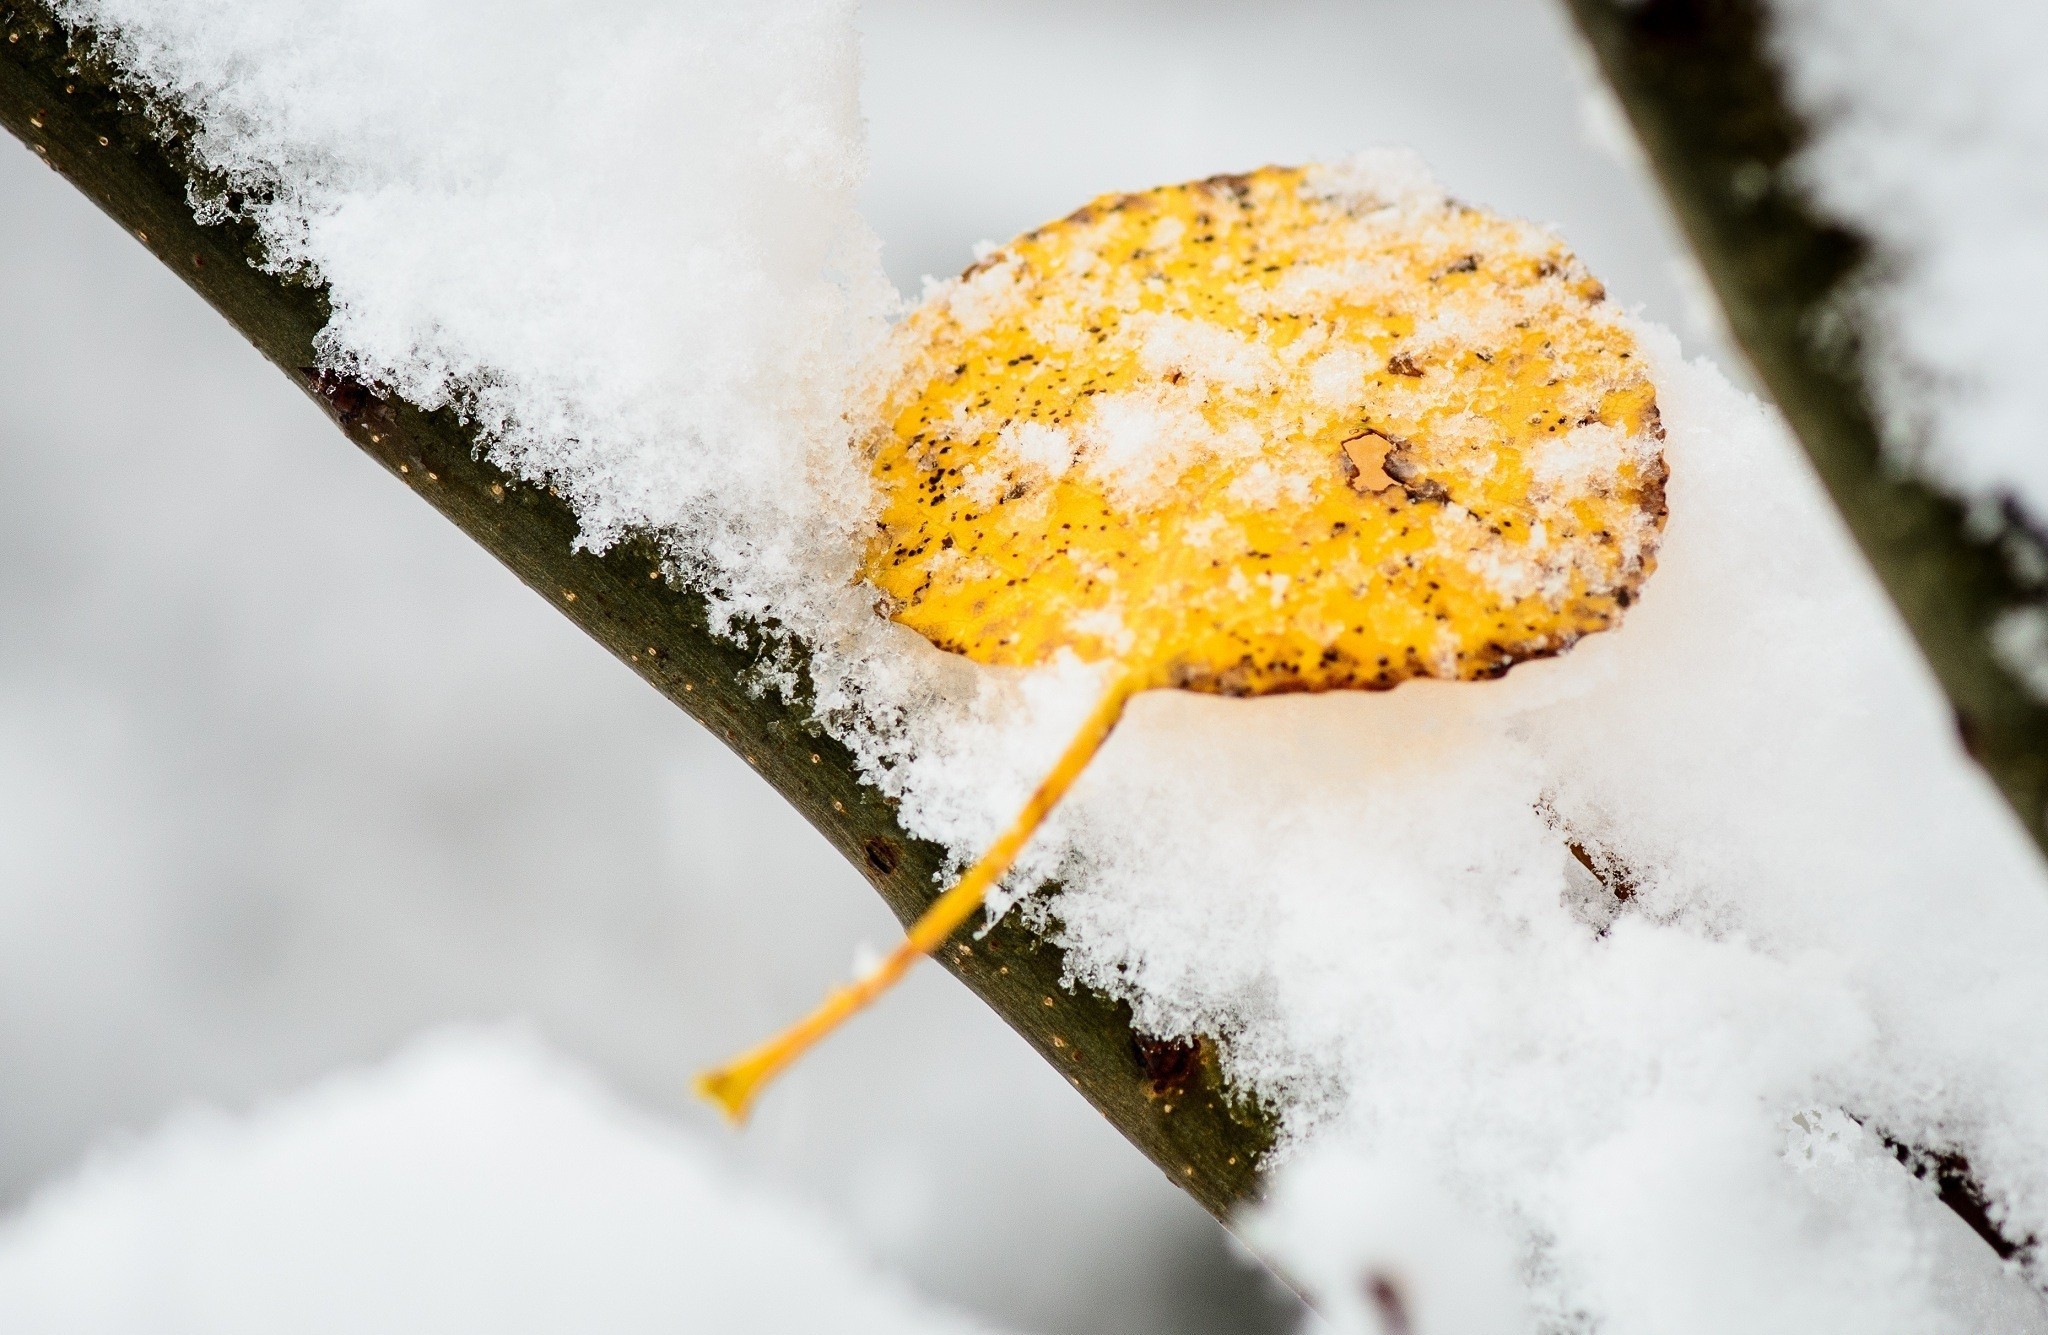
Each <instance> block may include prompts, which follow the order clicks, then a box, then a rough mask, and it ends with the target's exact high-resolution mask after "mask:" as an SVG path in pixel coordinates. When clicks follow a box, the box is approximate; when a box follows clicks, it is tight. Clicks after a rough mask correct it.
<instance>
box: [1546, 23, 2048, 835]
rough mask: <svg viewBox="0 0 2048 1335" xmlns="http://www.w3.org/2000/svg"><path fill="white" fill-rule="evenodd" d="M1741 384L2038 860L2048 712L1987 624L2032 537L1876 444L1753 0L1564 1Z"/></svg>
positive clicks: (1791, 116)
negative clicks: (1879, 597)
mask: <svg viewBox="0 0 2048 1335" xmlns="http://www.w3.org/2000/svg"><path fill="white" fill-rule="evenodd" d="M1569 7H1570V9H1571V11H1572V13H1573V15H1574V17H1575V18H1576V19H1577V21H1578V24H1579V27H1580V30H1581V31H1582V32H1583V33H1584V35H1585V37H1586V39H1587V40H1588V42H1589V43H1590V44H1591V46H1592V49H1593V51H1594V53H1595V55H1596V57H1597V59H1598V62H1599V66H1600V69H1601V71H1602V73H1603V74H1604V75H1605V76H1606V79H1607V81H1608V83H1609V84H1610V85H1611V86H1612V87H1613V89H1614V91H1615V93H1616V94H1617V96H1618V97H1619V99H1620V102H1621V105H1622V107H1623V108H1624V109H1625V110H1626V112H1627V115H1628V118H1629V120H1630V121H1631V122H1632V123H1633V125H1634V127H1635V132H1636V135H1637V137H1638V139H1639V140H1640V142H1641V144H1642V146H1643V149H1644V150H1645V153H1646V155H1647V157H1648V159H1649V165H1650V167H1651V169H1652V170H1653V171H1654V172H1655V174H1656V176H1657V179H1658V180H1659V181H1660V182H1661V183H1662V185H1663V187H1664V192H1665V195H1666V196H1667V198H1668V199H1669V200H1670V202H1671V204H1672V207H1673V209H1674V211H1675V212H1676V214H1677V217H1678V220H1679V223H1680V225H1681V226H1682V228H1683V230H1684V231H1685V234H1686V235H1687V237H1689V238H1690V240H1691V242H1692V247H1693V250H1694V252H1695V253H1696V254H1697V256H1698V258H1699V260H1700V263H1701V266H1702V267H1703V269H1704V270H1705V273H1706V276H1707V279H1708V281H1709V282H1710V283H1711V284H1712V286H1713V290H1714V293H1715V295H1716V296H1717V297H1718V298H1719V301H1720V305H1721V308H1722V310H1723V311H1724V312H1725V313H1726V316H1727V320H1728V324H1729V328H1730V331H1731V332H1732V334H1733V335H1734V338H1735V340H1736V342H1737V343H1738V344H1739V345H1740V347H1741V350H1742V351H1743V352H1744V353H1745V354H1746V355H1747V358H1748V361H1749V363H1750V365H1751V367H1752V368H1753V370H1754V371H1755V373H1756V376H1757V378H1758V379H1759V380H1760V381H1761V382H1762V384H1763V386H1764V387H1765V388H1766V389H1767V390H1768V392H1769V393H1770V395H1771V397H1772V398H1774V399H1775V400H1776V401H1777V403H1778V406H1779V407H1780V408H1781V409H1782V410H1783V412H1784V414H1785V417H1786V419H1787V421H1788V422H1789V423H1790V424H1791V426H1792V429H1793V431H1794V432H1795V434H1796V435H1797V436H1798V438H1799V440H1800V442H1801V443H1802V444H1803V445H1804V446H1805V448H1806V453H1807V455H1808V457H1809V458H1811V459H1812V461H1813V465H1814V467H1815V469H1816V470H1817V471H1818V473H1819V474H1820V477H1821V480H1822V482H1823V483H1824V484H1825V485H1826V487H1827V489H1828V492H1829V494H1830V495H1831V496H1832V497H1833V498H1834V502H1835V505H1836V508H1837V509H1839V510H1840V512H1841V514H1842V517H1843V518H1844V519H1845V520H1846V521H1847V523H1848V526H1849V529H1850V531H1851V532H1852V533H1853V534H1854V536H1855V538H1856V541H1857V543H1858V544H1859V545H1860V546H1861V547H1862V549H1863V552H1864V554H1865V556H1866V557H1867V558H1868V559H1869V561H1870V565H1871V567H1872V569H1873V570H1875V571H1876V573H1877V576H1878V578H1879V580H1881V581H1882V582H1883V584H1884V587H1885V589H1886V590H1887V592H1888V593H1889V594H1890V595H1891V599H1892V601H1893V603H1894V604H1896V605H1897V607H1898V609H1899V612H1900V614H1901V615H1902V616H1903V617H1904V618H1905V621H1906V624H1907V625H1908V627H1909V628H1910V629H1911V630H1912V633H1913V636H1914V638H1915V639H1916V640H1917V641H1918V642H1919V645H1920V650H1921V652H1922V653H1923V654H1924V655H1925V657H1926V660H1927V663H1928V666H1929V667H1931V668H1932V669H1933V671H1934V675H1935V676H1936V678H1938V679H1939V681H1940V684H1941V687H1942V689H1943V690H1944V691H1945V692H1946V693H1947V695H1948V699H1949V701H1950V703H1951V704H1952V705H1953V707H1954V710H1955V719H1956V729H1957V732H1958V734H1959V735H1960V737H1961V739H1962V743H1963V745H1964V747H1965V748H1966V749H1967V750H1968V751H1969V752H1970V754H1971V755H1972V756H1973V757H1975V759H1976V760H1977V761H1978V763H1979V764H1980V765H1981V766H1982V767H1983V768H1984V770H1985V772H1986V773H1987V774H1989V775H1990V777H1991V779H1992V780H1993V781H1994V782H1995V783H1996V784H1997V785H1998V787H1999V789H2000V791H2002V792H2003V793H2004V795H2005V798H2006V801H2007V802H2008V803H2010V804H2011V806H2012V809H2013V811H2014V813H2015V814H2017V815H2018V816H2019V818H2020V820H2021V822H2022V823H2024V824H2025V826H2026V828H2027V830H2028V831H2029V832H2030V833H2031V834H2032V836H2033V838H2034V842H2035V843H2036V845H2038V846H2040V847H2042V848H2043V849H2044V850H2048V705H2044V703H2043V700H2042V698H2041V697H2040V696H2039V695H2037V694H2036V693H2035V691H2034V690H2033V689H2030V687H2029V683H2028V682H2026V681H2024V680H2023V679H2022V678H2021V676H2020V675H2019V674H2018V673H2016V672H2015V671H2014V669H2013V667H2012V666H2009V659H2008V661H2001V655H2000V652H1999V643H2000V641H1999V638H1998V637H1999V632H2000V629H2001V628H2002V627H2003V628H2006V630H2007V631H2008V632H2009V631H2010V629H2011V628H2012V627H2013V626H2014V625H2015V624H2016V623H2014V622H2013V621H2011V620H2009V618H2014V617H2016V616H2017V617H2038V616H2039V615H2041V613H2040V610H2039V609H2040V606H2041V602H2042V572H2044V571H2048V558H2044V544H2043V541H2042V537H2041V535H2040V533H2039V532H2038V531H2037V529H2036V528H2035V527H2034V525H2033V524H2031V523H2030V522H2029V520H2028V519H2027V517H2026V516H2025V515H2024V514H2023V513H2022V512H2021V511H2020V509H2019V507H2018V506H2017V505H2016V504H2015V503H2013V502H2011V501H2009V500H2007V501H2003V502H1998V501H1990V502H1981V503H1977V504H1974V505H1972V504H1966V503H1964V502H1962V501H1959V500H1957V499H1955V498H1953V497H1951V496H1949V495H1947V494H1944V493H1943V492H1942V491H1941V490H1939V489H1938V488H1937V487H1935V486H1932V485H1930V484H1929V483H1928V482H1927V481H1926V480H1924V479H1923V478H1922V477H1920V476H1917V475H1916V474H1915V473H1914V472H1913V471H1912V470H1911V468H1910V466H1909V464H1908V462H1907V461H1906V460H1904V459H1903V458H1902V457H1901V451H1899V450H1891V451H1888V450H1887V448H1886V444H1885V442H1886V435H1885V432H1884V424H1883V423H1882V421H1881V420H1880V418H1879V415H1878V414H1877V412H1876V410H1875V408H1874V406H1873V402H1872V396H1871V388H1872V382H1871V381H1870V379H1869V378H1868V377H1869V375H1870V374H1871V372H1870V371H1869V370H1868V368H1867V363H1866V361H1865V359H1864V356H1863V353H1864V350H1865V348H1866V344H1867V340H1866V337H1865V332H1866V331H1865V330H1864V328H1863V327H1862V326H1861V324H1860V320H1861V318H1862V316H1861V310H1860V307H1859V302H1858V300H1857V298H1858V295H1859V293H1858V285H1859V283H1860V281H1861V280H1862V279H1863V278H1864V277H1865V276H1866V275H1867V268H1868V266H1869V265H1870V263H1871V262H1872V255H1871V253H1870V248H1869V246H1868V245H1867V244H1866V243H1865V241H1864V240H1863V239H1862V238H1859V237H1857V236H1855V235H1853V234H1852V233H1850V232H1848V231H1846V230H1844V229H1843V228H1841V227H1840V226H1837V225H1836V224H1834V223H1832V222H1830V221H1829V220H1827V219H1826V218H1824V217H1822V216H1820V215H1819V214H1818V212H1817V211H1816V210H1815V209H1814V208H1813V207H1812V206H1811V205H1810V204H1809V202H1808V201H1807V200H1806V199H1805V197H1804V196H1803V195H1802V193H1801V191H1800V189H1799V187H1798V184H1797V182H1796V179H1795V173H1794V170H1793V167H1794V159H1795V158H1796V156H1797V155H1798V153H1799V152H1800V150H1801V148H1802V147H1803V146H1804V144H1805V143H1806V142H1807V139H1808V134H1809V127H1808V126H1807V125H1805V124H1804V123H1803V122H1802V120H1801V118H1800V116H1799V115H1798V114H1797V113H1796V112H1795V110H1794V108H1793V106H1792V104H1791V101H1790V99H1789V98H1788V96H1787V93H1786V88H1785V84H1784V80H1783V78H1782V77H1781V74H1780V71H1779V70H1778V69H1777V67H1776V66H1775V65H1774V63H1773V59H1772V54H1771V50H1770V45H1769V43H1770V31H1769V28H1768V26H1767V25H1768V15H1767V14H1766V13H1765V11H1764V7H1763V5H1762V4H1761V3H1760V0H1643V2H1642V3H1622V2H1621V0H1570V2H1569Z"/></svg>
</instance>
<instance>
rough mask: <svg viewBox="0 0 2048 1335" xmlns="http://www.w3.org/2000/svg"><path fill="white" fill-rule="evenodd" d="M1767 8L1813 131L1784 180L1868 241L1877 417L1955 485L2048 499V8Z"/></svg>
mask: <svg viewBox="0 0 2048 1335" xmlns="http://www.w3.org/2000/svg"><path fill="white" fill-rule="evenodd" d="M1769 10H1770V13H1771V17H1772V19H1773V21H1774V22H1773V32H1772V46H1773V48H1774V49H1775V51H1776V52H1777V54H1778V56H1779V58H1780V60H1781V62H1782V64H1783V65H1784V68H1785V69H1786V71H1787V73H1788V75H1789V87H1790V91H1791V93H1792V95H1793V97H1794V100H1795V102H1796V103H1797V105H1798V106H1799V107H1800V108H1801V109H1802V110H1803V111H1804V112H1805V113H1806V115H1807V117H1808V118H1809V119H1810V120H1811V121H1812V122H1813V123H1814V126H1815V131H1816V132H1815V136H1814V140H1813V142H1812V144H1811V145H1810V146H1809V147H1808V148H1807V150H1806V151H1805V153H1804V154H1803V156H1802V157H1801V158H1800V159H1799V160H1797V161H1796V162H1795V163H1794V164H1793V168H1792V173H1791V174H1792V180H1791V181H1788V182H1787V183H1786V184H1790V185H1796V186H1798V187H1801V188H1804V189H1805V190H1806V191H1808V192H1809V193H1810V194H1811V196H1812V197H1813V198H1814V199H1815V200H1816V201H1817V202H1818V203H1819V204H1820V206H1821V207H1822V208H1823V209H1824V210H1826V211H1827V212H1828V213H1830V214H1832V215H1834V216H1836V217H1838V218H1840V219H1841V220H1843V221H1844V222H1845V223H1847V224H1848V225H1849V226H1850V227H1851V228H1852V229H1853V230H1854V231H1856V232H1858V233H1860V234H1862V235H1863V236H1866V237H1868V238H1870V239H1871V240H1872V241H1873V242H1875V243H1876V246H1877V249H1878V265H1877V269H1876V272H1875V274H1874V275H1873V276H1872V286H1873V290H1872V292H1871V294H1870V308H1871V310H1872V313H1873V314H1874V316H1875V317H1876V318H1875V319H1874V320H1873V321H1872V322H1871V323H1872V325H1873V326H1874V330H1873V331H1872V332H1873V333H1874V334H1875V337H1876V343H1877V348H1876V360H1875V362H1874V364H1873V365H1874V374H1873V376H1872V382H1873V387H1874V388H1875V389H1876V391H1877V392H1878V397H1879V400H1880V403H1881V405H1882V406H1883V407H1884V408H1885V409H1886V410H1887V414H1886V415H1887V418H1888V421H1887V427H1888V429H1889V430H1890V431H1891V433H1892V434H1894V435H1895V436H1897V437H1898V438H1899V443H1900V444H1902V445H1905V446H1908V447H1913V448H1920V447H1924V449H1925V451H1926V455H1925V458H1924V459H1923V461H1922V462H1923V464H1924V466H1925V467H1926V468H1927V470H1928V471H1929V472H1930V474H1931V475H1932V476H1934V477H1936V478H1937V479H1939V480H1940V481H1941V482H1942V483H1943V484H1944V485H1946V486H1948V487H1949V488H1950V489H1952V490H1955V491H1959V492H1962V493H1965V494H1986V493H1992V492H2008V491H2009V492H2012V493H2014V494H2016V495H2018V496H2019V497H2020V498H2021V499H2022V500H2024V501H2025V502H2026V504H2027V508H2028V509H2029V510H2030V511H2032V512H2033V513H2034V514H2036V515H2048V428H2044V426H2043V425H2042V424H2043V423H2044V422H2048V383H2044V382H2043V379H2042V377H2041V375H2040V372H2039V368H2040V366H2041V364H2042V362H2043V361H2044V360H2048V323H2044V322H2043V321H2042V319H2041V311H2042V310H2043V309H2048V172H2044V171H2043V170H2042V163H2043V162H2048V81H2044V80H2043V79H2042V78H2041V70H2042V68H2043V66H2044V65H2048V8H2044V7H2043V6H2041V5H2038V4H2024V3H2022V4H2014V3H2011V2H2010V0H1956V3H1953V4H1941V5H1929V4H1920V3H1914V0H1770V4H1769ZM1757 170H1758V171H1759V172H1761V171H1762V168H1761V167H1758V168H1757ZM1737 184H1738V185H1739V184H1740V183H1739V182H1738V183H1737ZM1772 184H1773V183H1772V182H1771V181H1770V180H1769V178H1768V174H1765V175H1764V176H1763V177H1762V179H1760V180H1759V181H1757V182H1755V183H1754V184H1753V186H1752V188H1753V189H1754V188H1757V187H1761V188H1763V189H1768V188H1769V187H1770V186H1771V185H1772Z"/></svg>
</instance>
